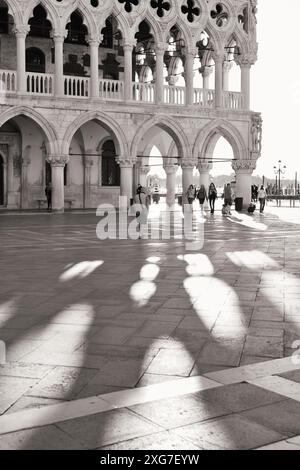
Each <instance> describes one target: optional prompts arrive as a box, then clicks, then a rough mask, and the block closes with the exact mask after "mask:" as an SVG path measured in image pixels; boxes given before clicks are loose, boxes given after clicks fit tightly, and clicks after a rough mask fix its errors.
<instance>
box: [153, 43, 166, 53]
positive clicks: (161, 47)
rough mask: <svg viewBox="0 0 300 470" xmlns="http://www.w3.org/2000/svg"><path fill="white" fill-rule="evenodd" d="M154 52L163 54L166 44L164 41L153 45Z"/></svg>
mask: <svg viewBox="0 0 300 470" xmlns="http://www.w3.org/2000/svg"><path fill="white" fill-rule="evenodd" d="M155 52H156V54H164V53H165V52H166V44H165V43H164V42H158V43H156V45H155Z"/></svg>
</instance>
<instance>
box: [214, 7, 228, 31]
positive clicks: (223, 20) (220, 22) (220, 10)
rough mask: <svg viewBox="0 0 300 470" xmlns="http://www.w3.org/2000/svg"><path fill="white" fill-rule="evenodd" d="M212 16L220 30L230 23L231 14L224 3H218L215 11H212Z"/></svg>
mask: <svg viewBox="0 0 300 470" xmlns="http://www.w3.org/2000/svg"><path fill="white" fill-rule="evenodd" d="M210 16H211V17H212V19H214V20H216V25H217V26H218V27H219V28H223V27H224V26H226V25H227V23H228V19H229V14H228V12H227V11H226V9H225V7H224V5H223V4H222V3H217V4H216V6H215V10H212V11H211V12H210Z"/></svg>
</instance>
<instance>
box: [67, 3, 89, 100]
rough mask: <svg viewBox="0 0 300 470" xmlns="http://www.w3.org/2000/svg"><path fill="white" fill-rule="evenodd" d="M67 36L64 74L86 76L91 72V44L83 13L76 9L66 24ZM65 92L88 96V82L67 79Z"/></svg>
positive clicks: (72, 94)
mask: <svg viewBox="0 0 300 470" xmlns="http://www.w3.org/2000/svg"><path fill="white" fill-rule="evenodd" d="M66 29H67V37H66V39H65V41H64V75H68V76H71V77H85V76H87V75H88V74H89V66H90V57H89V45H88V43H87V42H86V36H87V35H88V29H87V27H86V26H85V24H84V20H83V17H82V15H81V13H80V12H79V11H78V10H76V11H74V12H73V13H72V14H71V16H70V21H69V23H68V24H67V26H66ZM64 85H65V94H66V95H71V96H88V84H87V83H85V82H83V81H80V80H76V79H74V80H72V79H65V82H64Z"/></svg>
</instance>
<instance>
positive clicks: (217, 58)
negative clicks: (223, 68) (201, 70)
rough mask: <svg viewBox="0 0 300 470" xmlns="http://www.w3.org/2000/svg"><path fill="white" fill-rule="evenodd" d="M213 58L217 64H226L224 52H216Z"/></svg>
mask: <svg viewBox="0 0 300 470" xmlns="http://www.w3.org/2000/svg"><path fill="white" fill-rule="evenodd" d="M212 58H213V60H214V62H215V63H220V62H224V60H225V53H224V52H221V51H214V52H213V53H212Z"/></svg>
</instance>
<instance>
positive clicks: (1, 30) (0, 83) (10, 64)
mask: <svg viewBox="0 0 300 470" xmlns="http://www.w3.org/2000/svg"><path fill="white" fill-rule="evenodd" d="M13 28H14V19H13V17H12V16H11V15H10V14H9V9H8V5H7V3H6V2H5V1H4V0H0V69H2V71H3V72H2V73H1V74H0V91H15V90H16V74H15V70H16V68H17V51H16V38H15V35H14V33H13ZM7 51H9V53H7ZM10 71H12V72H10ZM13 71H14V72H13Z"/></svg>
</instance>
